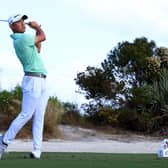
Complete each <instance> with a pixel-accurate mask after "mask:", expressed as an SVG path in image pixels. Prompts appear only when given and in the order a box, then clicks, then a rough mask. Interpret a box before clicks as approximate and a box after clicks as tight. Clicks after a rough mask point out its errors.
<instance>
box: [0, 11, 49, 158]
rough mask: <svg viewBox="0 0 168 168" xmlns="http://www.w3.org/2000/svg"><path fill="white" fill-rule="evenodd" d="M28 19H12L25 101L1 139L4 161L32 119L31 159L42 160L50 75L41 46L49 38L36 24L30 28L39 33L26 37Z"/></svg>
mask: <svg viewBox="0 0 168 168" xmlns="http://www.w3.org/2000/svg"><path fill="white" fill-rule="evenodd" d="M27 18H28V17H27V16H26V15H21V14H16V15H12V16H10V17H9V19H8V23H9V27H10V28H11V30H12V32H13V34H12V35H11V38H12V39H13V45H14V49H15V52H16V55H17V57H18V59H19V61H20V62H21V64H22V66H23V71H24V76H23V79H22V84H21V88H22V92H23V97H22V109H21V112H20V113H19V115H18V116H17V117H16V118H15V119H14V121H13V122H12V123H11V125H10V126H9V128H8V130H7V131H6V132H5V133H4V135H3V136H1V137H0V158H1V157H2V154H3V153H4V151H5V149H6V148H7V146H8V145H9V144H10V143H11V141H12V140H13V139H14V138H15V137H16V135H17V133H18V132H19V131H20V130H21V128H22V127H23V126H24V125H25V124H26V123H27V122H28V121H29V120H30V119H31V118H32V117H33V123H32V136H33V148H32V151H31V153H30V157H32V158H37V159H39V158H40V156H41V148H42V139H43V125H44V113H45V109H46V105H47V101H48V94H47V91H46V77H47V71H46V68H45V66H44V63H43V61H42V58H41V56H40V51H41V42H43V41H45V39H46V37H45V34H44V31H43V30H42V29H41V27H40V25H39V24H38V23H37V22H35V21H32V22H29V23H28V26H29V27H30V28H32V29H34V30H35V33H34V34H33V35H31V34H26V33H25V31H26V24H25V22H24V21H25V20H26V19H27ZM20 145H21V144H20Z"/></svg>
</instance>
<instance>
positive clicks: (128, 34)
mask: <svg viewBox="0 0 168 168" xmlns="http://www.w3.org/2000/svg"><path fill="white" fill-rule="evenodd" d="M17 13H21V14H26V15H28V16H29V21H31V20H35V21H37V22H38V23H40V24H41V25H42V28H43V30H44V31H45V33H46V37H47V40H46V41H45V42H44V43H43V48H42V52H41V56H42V57H43V60H44V62H45V65H46V67H47V70H48V77H47V81H48V86H49V93H50V95H51V96H57V97H58V99H60V100H61V101H64V102H65V101H68V102H73V103H78V104H81V103H83V102H84V101H85V99H84V97H83V96H82V95H80V94H77V93H76V92H75V90H77V88H78V86H77V85H76V84H75V81H74V78H75V77H76V74H77V72H83V71H84V70H85V69H86V67H87V66H88V65H90V66H99V65H100V63H101V62H102V61H103V60H104V59H106V57H107V54H108V52H109V51H110V50H111V49H113V47H115V46H117V43H118V42H122V41H126V40H127V41H130V42H132V41H133V40H134V39H135V38H137V37H142V36H144V37H146V38H148V39H149V40H154V41H155V42H156V44H157V45H158V46H165V47H168V1H167V0H117V1H115V0H48V1H46V0H43V1H42V0H29V1H24V0H5V1H2V2H1V12H0V19H8V17H9V16H10V15H11V14H17ZM27 31H28V32H30V33H34V32H32V31H31V30H30V28H27ZM11 33H12V32H11V30H10V29H9V27H8V24H7V23H4V22H0V87H1V89H12V88H14V87H15V86H16V85H17V84H20V83H21V80H22V76H23V70H22V67H21V64H20V63H19V61H18V60H17V57H16V55H15V52H14V49H13V46H12V39H11V38H10V34H11Z"/></svg>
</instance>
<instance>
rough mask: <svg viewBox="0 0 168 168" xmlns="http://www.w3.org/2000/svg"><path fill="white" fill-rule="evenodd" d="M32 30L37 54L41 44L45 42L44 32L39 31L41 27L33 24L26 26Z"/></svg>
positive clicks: (35, 23) (33, 22)
mask: <svg viewBox="0 0 168 168" xmlns="http://www.w3.org/2000/svg"><path fill="white" fill-rule="evenodd" d="M28 25H29V26H30V27H31V28H32V29H34V30H35V31H36V37H35V45H36V47H37V50H38V52H40V50H41V42H42V41H45V40H46V36H45V33H44V31H43V30H42V29H41V26H40V25H39V24H38V23H37V22H35V21H32V22H29V24H28Z"/></svg>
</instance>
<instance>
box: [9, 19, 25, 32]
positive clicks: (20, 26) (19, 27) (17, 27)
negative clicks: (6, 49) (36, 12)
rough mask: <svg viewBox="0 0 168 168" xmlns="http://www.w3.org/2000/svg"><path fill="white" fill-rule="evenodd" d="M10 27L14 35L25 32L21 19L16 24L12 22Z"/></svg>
mask: <svg viewBox="0 0 168 168" xmlns="http://www.w3.org/2000/svg"><path fill="white" fill-rule="evenodd" d="M10 27H11V29H12V30H13V32H14V33H24V32H25V30H26V26H25V23H24V20H22V19H21V20H19V21H17V22H14V23H13V24H12V25H10Z"/></svg>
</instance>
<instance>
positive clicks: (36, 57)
mask: <svg viewBox="0 0 168 168" xmlns="http://www.w3.org/2000/svg"><path fill="white" fill-rule="evenodd" d="M11 38H12V39H13V45H14V48H15V52H16V55H17V57H18V58H19V60H20V62H21V64H22V66H23V70H24V72H37V73H43V74H45V75H47V71H46V68H45V66H44V63H43V60H42V58H41V56H40V54H39V53H38V51H37V48H36V46H35V36H34V35H30V34H26V33H14V34H12V35H11Z"/></svg>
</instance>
